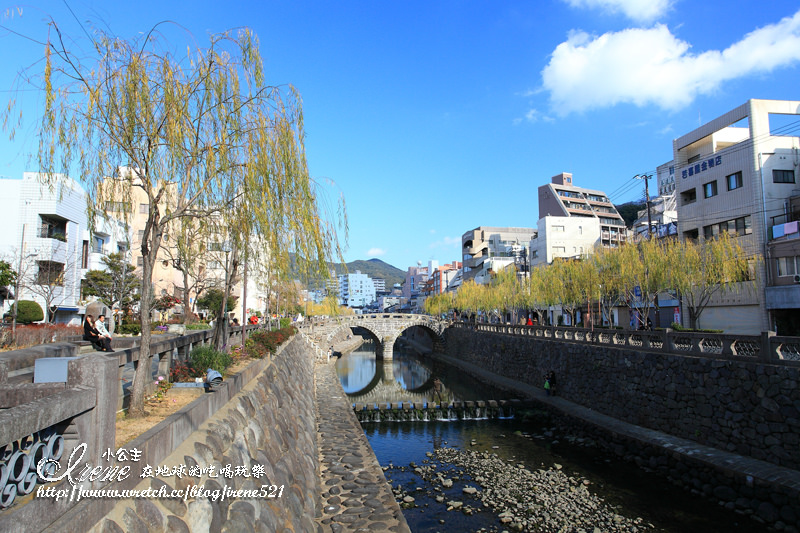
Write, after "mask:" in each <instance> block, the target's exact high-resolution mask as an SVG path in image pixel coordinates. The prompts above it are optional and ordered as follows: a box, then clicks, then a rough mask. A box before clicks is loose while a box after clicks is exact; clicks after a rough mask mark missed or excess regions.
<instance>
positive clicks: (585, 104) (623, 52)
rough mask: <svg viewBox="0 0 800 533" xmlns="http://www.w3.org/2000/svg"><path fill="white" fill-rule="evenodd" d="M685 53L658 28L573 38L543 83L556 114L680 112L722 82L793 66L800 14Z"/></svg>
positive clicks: (798, 55) (799, 46) (559, 50)
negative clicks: (628, 107)
mask: <svg viewBox="0 0 800 533" xmlns="http://www.w3.org/2000/svg"><path fill="white" fill-rule="evenodd" d="M689 48H690V45H689V43H687V42H685V41H681V40H680V39H678V38H676V37H675V36H674V35H672V33H671V32H670V31H669V29H668V28H667V27H666V26H664V25H662V24H657V25H656V26H654V27H653V28H650V29H638V28H637V29H627V30H623V31H620V32H615V33H605V34H603V35H601V36H599V37H592V36H590V35H589V34H587V33H585V32H582V31H578V32H573V33H571V34H570V35H569V36H568V38H567V41H566V42H563V43H561V44H560V45H558V46H557V47H556V49H555V50H554V51H553V54H552V56H551V58H550V63H549V64H548V65H547V66H546V67H545V68H544V69H543V70H542V83H543V86H544V88H545V90H547V91H549V92H550V101H551V104H552V105H553V107H554V109H555V111H556V112H557V113H559V114H561V115H566V114H568V113H571V112H575V111H585V110H587V109H593V108H600V107H608V106H613V105H616V104H620V103H631V104H634V105H637V106H645V105H650V104H654V105H657V106H658V107H661V108H663V109H669V110H675V109H680V108H683V107H686V106H687V105H689V104H690V103H691V102H692V101H693V100H694V99H695V98H696V97H697V96H698V95H700V94H711V93H713V92H714V91H716V90H717V89H718V88H719V87H720V86H721V85H723V84H724V83H726V82H727V81H729V80H732V79H736V78H741V77H744V76H748V75H752V74H756V73H763V72H770V71H772V70H774V69H776V68H779V67H784V66H788V65H791V64H792V63H795V62H797V61H798V60H800V11H798V12H797V13H795V14H794V15H793V16H791V17H786V18H784V19H782V20H781V21H780V22H778V23H776V24H771V25H768V26H765V27H763V28H759V29H757V30H755V31H753V32H751V33H749V34H747V35H745V36H744V38H743V39H742V40H740V41H739V42H737V43H734V44H732V45H731V46H729V47H728V48H726V49H725V50H722V51H719V50H709V51H706V52H703V53H701V54H691V53H689Z"/></svg>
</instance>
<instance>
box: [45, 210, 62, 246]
mask: <svg viewBox="0 0 800 533" xmlns="http://www.w3.org/2000/svg"><path fill="white" fill-rule="evenodd" d="M39 218H40V219H41V230H40V231H39V237H41V238H43V239H56V240H58V241H61V242H67V220H66V219H63V218H60V217H55V216H48V215H39Z"/></svg>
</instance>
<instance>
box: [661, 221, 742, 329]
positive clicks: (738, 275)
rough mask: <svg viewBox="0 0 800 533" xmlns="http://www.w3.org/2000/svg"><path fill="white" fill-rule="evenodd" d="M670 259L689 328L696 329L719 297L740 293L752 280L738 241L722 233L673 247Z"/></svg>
mask: <svg viewBox="0 0 800 533" xmlns="http://www.w3.org/2000/svg"><path fill="white" fill-rule="evenodd" d="M667 257H669V258H670V259H672V261H673V262H674V264H673V266H672V268H670V272H671V273H672V285H673V287H674V288H675V289H677V290H678V291H679V292H680V294H681V297H682V299H683V302H684V303H685V304H686V308H687V310H688V311H689V327H690V328H692V329H695V328H697V324H698V322H699V320H700V316H701V315H702V314H703V311H704V310H705V308H706V306H708V304H709V303H710V302H711V299H712V297H713V296H714V295H715V294H717V293H725V292H731V291H734V290H737V289H738V288H739V287H740V284H741V282H746V281H748V280H749V279H751V277H750V268H749V263H748V259H747V256H746V254H745V252H744V250H743V249H742V247H741V245H740V244H739V241H738V239H735V238H731V237H729V236H728V234H727V233H722V234H720V235H719V236H718V237H716V238H714V239H706V240H705V241H704V242H702V243H697V242H695V241H693V240H690V239H686V240H683V241H680V242H674V243H672V244H671V245H670V249H669V254H667Z"/></svg>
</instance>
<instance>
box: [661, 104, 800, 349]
mask: <svg viewBox="0 0 800 533" xmlns="http://www.w3.org/2000/svg"><path fill="white" fill-rule="evenodd" d="M787 115H789V116H791V115H794V117H791V118H790V119H791V120H795V121H796V120H797V115H800V101H786V100H748V101H747V102H746V103H745V104H743V105H741V106H739V107H737V108H736V109H733V110H731V111H729V112H727V113H725V114H724V115H722V116H720V117H718V118H716V119H714V120H712V121H711V122H709V123H707V124H704V125H702V126H700V127H699V128H697V129H695V130H693V131H691V132H689V133H687V134H685V135H683V136H681V137H679V138H677V139H675V140H674V141H673V143H672V144H673V161H672V162H671V163H669V164H668V165H670V164H671V165H674V167H675V176H676V178H675V179H676V188H675V192H676V196H677V203H678V233H679V235H680V236H681V237H682V238H686V239H710V238H713V237H714V236H715V235H718V234H719V233H721V232H727V233H729V234H731V235H733V236H737V237H738V239H739V242H740V244H741V245H742V247H743V248H744V250H745V253H747V254H760V255H761V256H762V257H764V261H760V262H757V263H756V267H755V268H756V275H755V279H756V283H755V287H756V288H755V289H754V290H748V289H747V288H746V287H744V286H743V287H741V290H739V291H736V292H732V293H731V292H728V293H725V294H724V295H720V296H719V297H717V298H714V299H713V300H712V301H711V303H710V304H709V306H708V307H707V308H706V310H705V311H704V312H703V314H702V315H701V317H700V324H699V327H701V328H713V329H724V330H726V331H735V332H737V333H744V334H754V333H759V332H761V331H768V330H772V331H774V330H775V329H776V320H777V317H778V315H784V319H785V320H787V321H789V322H791V321H792V318H791V317H792V316H793V317H794V319H793V320H794V321H796V320H797V317H798V316H800V304H798V303H797V302H798V301H800V289H798V288H795V284H794V283H792V278H791V276H789V275H788V274H785V275H784V280H785V281H783V280H781V279H780V276H781V272H778V276H777V277H775V276H774V274H775V271H776V265H777V261H778V259H777V258H779V257H780V256H781V255H782V254H784V253H787V254H794V253H795V252H791V250H790V248H791V246H792V243H791V240H788V241H787V242H786V243H785V244H784V243H779V242H775V243H773V242H772V241H779V240H781V237H780V236H776V234H775V233H776V232H775V230H774V228H775V227H780V228H781V230H784V227H783V224H784V223H787V222H788V223H791V222H792V221H793V220H792V219H794V221H796V220H797V218H796V216H797V215H796V213H792V212H791V210H790V206H791V205H792V199H793V198H795V197H797V196H799V195H800V188H799V187H798V167H799V166H800V137H798V136H797V135H790V134H787V133H791V131H790V132H786V131H784V132H778V133H775V132H774V130H775V129H776V128H775V127H772V122H773V121H775V124H776V125H777V126H780V125H781V122H780V120H786V118H787V117H786V116H787ZM779 232H780V231H779ZM776 237H777V238H776ZM783 247H787V249H786V251H785V252H784V251H782V250H781V248H783ZM765 266H768V267H769V268H765ZM790 295H791V296H790ZM685 312H686V310H685V309H684V314H685Z"/></svg>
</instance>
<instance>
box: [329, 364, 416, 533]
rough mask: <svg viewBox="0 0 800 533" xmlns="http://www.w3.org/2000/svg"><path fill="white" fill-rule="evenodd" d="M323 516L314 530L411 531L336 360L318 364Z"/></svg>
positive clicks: (336, 532) (401, 532)
mask: <svg viewBox="0 0 800 533" xmlns="http://www.w3.org/2000/svg"><path fill="white" fill-rule="evenodd" d="M315 370H316V381H317V383H316V387H317V421H318V426H317V430H318V439H319V440H318V446H319V450H320V470H321V477H322V479H321V481H322V483H321V486H322V513H321V514H322V516H321V517H319V518H318V519H317V524H318V529H317V530H318V531H319V532H328V531H332V532H334V533H340V532H345V531H376V532H378V531H391V532H396V533H406V532H408V533H410V532H411V530H410V529H409V527H408V524H407V523H406V519H405V518H404V517H403V513H402V511H401V510H400V506H399V505H398V504H397V502H396V501H395V499H394V495H393V494H392V491H391V487H390V486H389V484H388V482H387V481H386V477H385V476H384V475H383V470H382V469H381V467H380V464H379V463H378V460H377V458H376V457H375V454H374V453H373V452H372V448H370V445H369V442H368V441H367V438H366V436H364V432H363V430H362V429H361V425H360V424H359V422H358V420H357V419H356V416H355V414H354V413H353V409H352V407H351V406H350V403H349V402H348V401H347V397H346V395H345V393H344V391H343V390H342V386H341V384H340V383H339V378H338V376H337V375H336V369H335V367H334V360H331V362H330V363H325V362H318V363H317V365H316V369H315Z"/></svg>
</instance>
